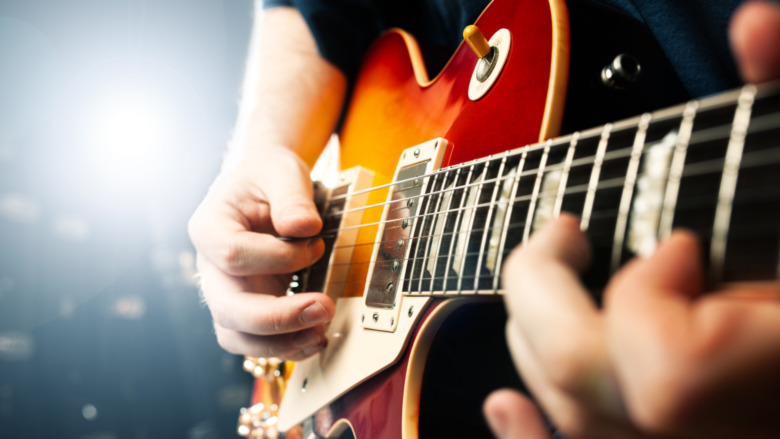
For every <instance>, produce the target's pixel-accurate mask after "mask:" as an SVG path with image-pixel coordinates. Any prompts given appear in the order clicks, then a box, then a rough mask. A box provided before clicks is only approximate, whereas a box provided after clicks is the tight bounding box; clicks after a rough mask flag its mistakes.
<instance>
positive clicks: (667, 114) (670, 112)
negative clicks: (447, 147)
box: [332, 93, 776, 201]
mask: <svg viewBox="0 0 780 439" xmlns="http://www.w3.org/2000/svg"><path fill="white" fill-rule="evenodd" d="M730 95H731V94H724V95H720V96H713V97H710V98H705V99H703V100H702V101H701V110H706V111H712V110H717V109H719V108H723V107H727V106H729V105H731V104H732V103H733V102H734V99H733V98H731V97H730ZM766 95H767V93H762V95H761V97H760V98H759V99H763V98H766ZM770 95H771V94H770ZM678 114H679V113H677V112H676V110H675V108H669V109H666V110H660V111H657V112H655V113H654V116H653V118H654V120H655V121H656V122H661V121H665V120H670V119H673V118H674V117H677V116H678ZM775 114H776V113H775ZM637 119H638V118H637ZM621 123H628V124H630V123H633V120H632V119H629V120H626V121H623V122H621ZM596 129H598V127H597V128H594V129H592V130H596ZM588 131H591V130H588ZM602 131H603V127H602ZM567 137H568V136H563V137H560V138H558V139H555V140H556V141H563V140H564V139H566V138H567ZM565 143H566V142H564V144H565ZM542 145H543V144H533V145H524V146H521V147H518V148H516V149H513V150H511V152H512V153H513V154H514V153H517V154H520V153H521V152H520V151H522V150H526V149H528V150H536V149H541V148H542ZM451 169H452V168H451V167H449V168H442V169H440V170H438V171H435V173H438V172H449V171H450V170H451ZM398 183H403V181H395V182H391V183H386V184H383V185H379V186H374V187H370V188H366V189H362V190H360V191H355V192H353V193H350V194H345V195H339V196H338V197H334V198H333V199H332V201H333V200H337V199H340V198H345V197H351V196H356V195H361V194H364V193H370V192H372V191H375V190H380V189H385V188H388V187H391V186H393V185H395V184H398Z"/></svg>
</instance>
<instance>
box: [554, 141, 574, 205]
mask: <svg viewBox="0 0 780 439" xmlns="http://www.w3.org/2000/svg"><path fill="white" fill-rule="evenodd" d="M579 139H580V133H579V132H577V133H574V134H573V135H572V136H571V142H570V143H569V150H568V151H567V152H566V161H565V162H564V165H563V174H562V175H561V181H560V182H559V183H558V195H557V196H556V198H555V208H553V218H557V217H558V216H559V215H560V214H561V207H562V206H563V195H564V192H566V184H567V183H568V181H569V172H570V171H571V162H572V160H574V150H575V149H576V148H577V142H578V141H579Z"/></svg>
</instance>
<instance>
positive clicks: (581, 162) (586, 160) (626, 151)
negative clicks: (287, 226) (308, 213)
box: [322, 113, 780, 219]
mask: <svg viewBox="0 0 780 439" xmlns="http://www.w3.org/2000/svg"><path fill="white" fill-rule="evenodd" d="M762 119H763V120H762ZM767 119H768V120H767ZM775 119H780V113H772V114H768V115H764V116H760V117H757V118H755V119H754V120H752V121H751V128H752V127H753V126H756V125H757V127H756V128H757V129H751V130H750V131H749V132H748V134H758V133H763V132H764V131H768V130H773V129H777V128H776V127H773V126H772V125H773V122H774V123H775V125H777V122H778V121H776V120H775ZM656 122H657V121H656ZM762 122H763V123H762ZM730 131H731V124H726V125H719V126H714V127H709V128H707V129H703V130H700V131H697V132H695V136H692V139H691V141H689V143H688V146H689V148H690V147H695V146H699V145H702V144H705V143H708V142H711V141H713V140H727V139H728V138H729V135H730ZM722 132H726V134H725V135H719V134H721V133H722ZM613 135H614V133H613ZM594 138H595V137H594ZM694 139H695V140H694ZM583 140H585V139H583V138H580V139H579V143H582V142H583ZM652 143H657V142H652ZM544 146H545V144H535V145H532V146H527V147H524V148H520V149H514V150H511V151H508V152H509V153H510V154H509V155H507V158H514V157H517V156H519V155H522V153H523V151H524V149H527V152H528V154H531V153H533V152H536V151H539V152H541V151H543V149H544V148H543V147H544ZM558 146H566V147H568V143H560V144H554V145H553V146H552V147H558ZM552 147H551V148H552ZM632 147H633V146H629V147H624V148H623V147H621V148H618V149H614V150H611V151H608V152H607V153H606V154H605V155H604V157H603V160H604V162H607V161H609V160H617V159H621V158H625V157H629V156H630V155H631V149H632ZM561 149H563V148H561ZM647 149H648V148H645V150H644V152H643V156H644V155H646V154H647ZM497 156H499V157H496V156H492V157H488V158H484V159H482V160H480V161H477V162H466V163H462V164H459V165H456V166H454V167H448V168H443V169H440V170H437V171H434V172H431V173H430V174H426V175H422V176H418V177H413V178H409V179H406V180H400V181H398V182H393V183H388V184H385V185H381V186H376V187H373V188H369V189H365V190H362V191H356V192H354V193H352V194H345V195H339V196H337V197H333V198H332V199H331V202H332V201H334V200H336V201H338V200H341V199H344V198H347V199H349V198H350V197H353V196H357V195H359V194H363V193H365V192H367V191H368V192H370V191H375V190H379V189H385V188H388V187H391V186H396V185H398V186H400V185H401V184H402V183H409V182H412V183H414V181H415V180H419V179H422V178H429V179H433V178H435V177H438V176H439V175H440V174H446V173H449V172H454V171H455V170H457V169H458V168H461V169H462V168H464V167H469V166H474V167H481V170H480V173H479V175H482V173H484V172H486V171H487V167H488V166H489V165H490V163H491V162H493V161H495V160H500V159H501V157H500V154H499V155H497ZM595 161H596V156H586V157H580V158H578V159H576V160H574V161H572V163H571V165H570V166H571V168H572V169H573V168H576V167H580V166H585V165H592V164H594V163H595ZM563 166H564V164H563V163H556V164H555V165H551V166H548V167H546V168H545V170H544V172H545V173H549V172H550V171H554V170H557V169H560V168H562V167H563ZM538 172H539V169H538V168H534V169H530V170H524V171H523V172H522V173H521V174H520V176H519V178H521V179H522V177H524V176H529V175H533V174H537V173H538ZM446 177H447V176H445V178H446ZM508 178H518V176H507V175H506V174H505V175H504V176H499V177H496V178H491V179H488V180H485V181H483V182H478V181H474V182H467V183H466V184H464V185H463V186H458V187H454V188H447V189H443V190H441V191H437V192H429V193H427V194H420V195H416V196H410V197H406V198H401V199H397V200H391V201H384V202H381V203H376V204H371V205H366V206H361V207H357V208H353V209H347V210H341V211H333V212H328V213H327V214H326V215H323V216H322V217H323V219H326V218H331V217H338V216H341V215H345V214H349V213H355V212H360V211H365V210H369V209H374V208H381V207H384V206H386V205H387V204H393V203H402V202H404V201H408V200H414V199H418V198H421V197H425V196H430V195H436V194H438V193H439V192H445V191H449V190H457V189H466V188H470V187H474V186H479V185H481V184H490V183H493V182H500V181H503V180H505V179H508ZM404 189H406V188H404Z"/></svg>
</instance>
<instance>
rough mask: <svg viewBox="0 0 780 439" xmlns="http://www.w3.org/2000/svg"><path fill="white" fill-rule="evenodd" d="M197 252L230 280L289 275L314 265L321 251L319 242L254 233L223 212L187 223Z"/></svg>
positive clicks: (209, 214)
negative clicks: (281, 238) (247, 276)
mask: <svg viewBox="0 0 780 439" xmlns="http://www.w3.org/2000/svg"><path fill="white" fill-rule="evenodd" d="M190 235H191V236H192V238H193V242H194V244H195V246H196V247H197V248H198V251H199V252H200V253H202V254H203V255H204V256H205V257H206V258H207V259H209V260H210V261H211V262H212V263H214V264H215V265H217V266H218V267H219V268H220V269H221V270H222V271H224V272H225V273H228V274H231V275H234V276H246V275H252V274H268V273H274V274H275V273H292V272H294V271H296V270H300V269H302V268H304V267H307V266H309V265H311V264H313V263H314V262H316V261H317V260H318V259H319V258H320V257H322V254H323V253H324V251H325V245H324V243H323V242H322V240H321V239H319V238H315V239H310V240H303V241H282V240H279V239H277V238H275V237H274V236H272V235H269V234H265V233H255V232H253V231H249V230H247V229H246V226H245V225H244V224H241V223H240V222H239V221H237V220H235V219H233V218H231V217H230V214H228V213H226V212H218V211H217V212H212V213H204V214H203V215H202V216H200V217H198V218H197V220H195V217H193V221H191V222H190Z"/></svg>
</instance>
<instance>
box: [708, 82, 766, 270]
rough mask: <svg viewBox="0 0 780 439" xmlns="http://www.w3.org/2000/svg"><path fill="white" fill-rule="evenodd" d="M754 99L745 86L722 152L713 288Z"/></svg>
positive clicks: (712, 256) (753, 90) (713, 247)
mask: <svg viewBox="0 0 780 439" xmlns="http://www.w3.org/2000/svg"><path fill="white" fill-rule="evenodd" d="M755 95H756V88H755V86H751V85H748V86H745V87H743V88H742V93H741V94H740V96H739V100H738V102H739V103H738V105H737V109H736V111H735V113H734V122H733V123H732V129H731V135H730V138H729V143H728V146H727V149H726V158H725V160H724V163H723V174H722V176H721V180H720V190H719V191H718V204H717V207H716V208H715V220H714V222H713V226H712V240H711V241H710V243H711V245H710V272H709V275H710V281H711V282H712V283H713V284H714V283H716V282H718V281H720V280H721V278H722V277H723V263H724V260H725V257H726V242H727V238H728V233H729V223H730V222H731V209H732V204H733V202H734V192H735V191H736V189H737V178H738V177H739V165H740V162H741V160H742V151H743V149H744V147H745V137H746V136H747V130H748V126H749V124H750V113H751V111H752V108H753V101H754V99H755Z"/></svg>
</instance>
